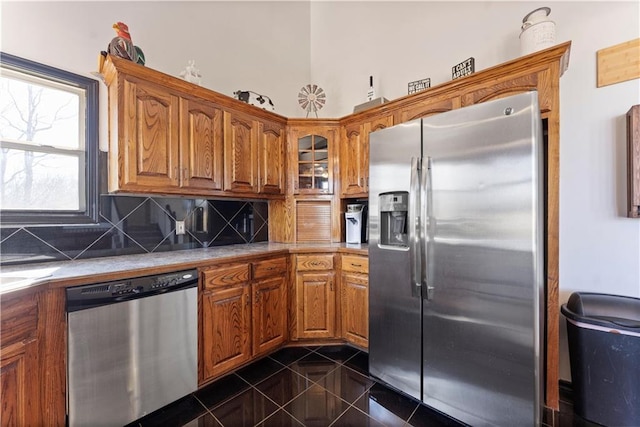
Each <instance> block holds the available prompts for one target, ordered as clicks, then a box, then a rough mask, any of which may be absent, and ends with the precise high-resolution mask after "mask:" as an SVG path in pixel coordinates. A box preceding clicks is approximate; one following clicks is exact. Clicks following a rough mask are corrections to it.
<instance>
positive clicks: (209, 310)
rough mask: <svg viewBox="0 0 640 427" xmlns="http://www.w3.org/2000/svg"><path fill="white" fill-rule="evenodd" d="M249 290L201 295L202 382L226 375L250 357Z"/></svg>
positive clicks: (228, 289)
mask: <svg viewBox="0 0 640 427" xmlns="http://www.w3.org/2000/svg"><path fill="white" fill-rule="evenodd" d="M250 298H251V297H250V295H249V286H248V285H242V286H234V287H232V288H227V289H220V290H216V291H205V292H204V294H203V295H202V348H201V354H200V357H202V359H203V362H204V363H203V376H204V378H203V380H205V381H206V380H208V379H210V378H213V377H215V376H218V375H220V374H222V373H224V372H227V371H229V370H231V369H233V368H235V367H237V366H239V365H241V364H242V363H244V362H246V361H247V360H249V358H250V357H251V340H250V333H251V331H250V328H251V306H250Z"/></svg>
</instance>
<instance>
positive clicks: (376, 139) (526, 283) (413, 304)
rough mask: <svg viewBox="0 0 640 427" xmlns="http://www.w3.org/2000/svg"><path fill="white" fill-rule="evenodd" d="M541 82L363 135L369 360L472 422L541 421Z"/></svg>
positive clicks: (385, 375) (386, 377)
mask: <svg viewBox="0 0 640 427" xmlns="http://www.w3.org/2000/svg"><path fill="white" fill-rule="evenodd" d="M537 100H538V96H537V92H529V93H523V94H518V95H515V96H510V97H506V98H502V99H498V100H495V101H489V102H485V103H482V104H477V105H473V106H469V107H465V108H461V109H458V110H453V111H449V112H445V113H441V114H437V115H433V116H429V117H425V118H422V119H417V120H414V121H411V122H407V123H403V124H400V125H396V126H393V127H391V128H388V129H383V130H381V131H378V132H374V133H372V134H371V135H370V180H371V181H370V187H369V227H370V228H369V259H370V273H369V283H370V284H369V286H370V289H369V300H370V301H369V331H370V332H369V369H370V372H371V374H372V375H373V376H375V377H377V378H379V379H381V380H382V381H384V382H386V383H388V384H389V385H391V386H393V387H394V388H396V389H398V390H400V391H402V392H405V393H407V394H409V395H411V396H413V397H415V398H417V399H419V400H422V401H423V402H424V403H425V404H427V405H429V406H431V407H433V408H435V409H437V410H439V411H441V412H444V413H446V414H448V415H450V416H452V417H454V418H456V419H458V420H460V421H462V422H464V423H467V424H471V425H473V426H526V425H536V424H539V423H540V417H541V393H542V391H541V384H542V371H541V334H542V332H543V311H542V310H543V303H542V302H543V300H544V299H543V273H544V272H543V269H544V240H543V227H544V222H543V215H544V206H543V200H544V199H543V197H542V194H543V180H544V176H543V168H542V163H543V150H542V123H541V119H540V112H539V108H538V101H537Z"/></svg>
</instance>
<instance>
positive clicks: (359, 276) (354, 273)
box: [340, 255, 369, 348]
mask: <svg viewBox="0 0 640 427" xmlns="http://www.w3.org/2000/svg"><path fill="white" fill-rule="evenodd" d="M341 271H342V273H341V277H340V290H341V295H340V296H341V298H340V307H341V323H342V337H343V338H344V339H345V340H347V341H348V342H350V343H352V344H355V345H357V346H359V347H364V348H367V347H368V345H369V276H368V272H369V259H368V258H367V257H363V256H355V255H342V258H341Z"/></svg>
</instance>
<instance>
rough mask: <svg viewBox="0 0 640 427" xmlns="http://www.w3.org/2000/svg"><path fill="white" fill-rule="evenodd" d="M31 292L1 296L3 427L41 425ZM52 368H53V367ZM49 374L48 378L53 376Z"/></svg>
mask: <svg viewBox="0 0 640 427" xmlns="http://www.w3.org/2000/svg"><path fill="white" fill-rule="evenodd" d="M41 315H42V313H41V312H40V310H39V306H38V300H37V297H36V296H35V295H28V296H25V297H20V298H3V300H2V304H1V306H0V335H1V336H2V348H0V393H1V396H2V405H0V406H1V407H2V409H1V410H0V420H2V425H3V426H28V425H33V426H37V425H43V424H45V423H44V420H43V415H44V411H43V408H42V406H43V405H42V400H41V396H44V395H43V394H42V391H41V387H42V385H43V383H42V381H41V380H40V375H39V373H40V362H41V361H40V359H39V353H38V350H39V343H40V342H39V339H41V338H40V337H39V336H38V322H39V320H40V317H41ZM54 369H55V367H54ZM53 376H54V375H53V373H52V377H53Z"/></svg>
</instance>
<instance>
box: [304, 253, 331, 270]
mask: <svg viewBox="0 0 640 427" xmlns="http://www.w3.org/2000/svg"><path fill="white" fill-rule="evenodd" d="M296 270H297V271H310V270H333V255H298V256H297V258H296Z"/></svg>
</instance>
